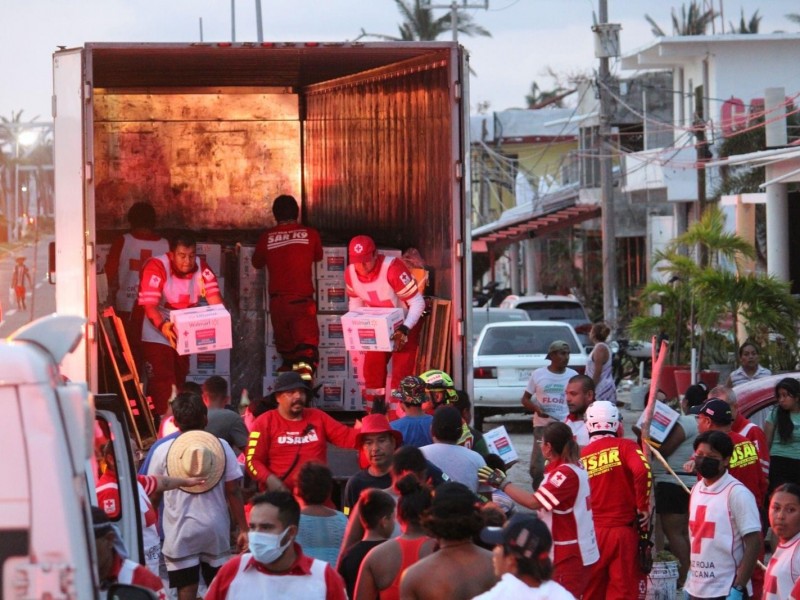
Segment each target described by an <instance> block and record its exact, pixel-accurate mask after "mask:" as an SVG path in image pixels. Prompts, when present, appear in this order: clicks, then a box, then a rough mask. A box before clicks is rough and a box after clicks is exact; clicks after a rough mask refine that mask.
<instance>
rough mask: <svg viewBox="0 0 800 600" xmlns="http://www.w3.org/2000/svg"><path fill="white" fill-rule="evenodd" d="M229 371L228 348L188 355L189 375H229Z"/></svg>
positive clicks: (229, 358)
mask: <svg viewBox="0 0 800 600" xmlns="http://www.w3.org/2000/svg"><path fill="white" fill-rule="evenodd" d="M230 372H231V351H230V350H218V351H217V352H201V353H199V354H190V355H189V373H190V374H191V375H206V376H208V375H229V374H230Z"/></svg>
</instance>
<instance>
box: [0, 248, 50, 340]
mask: <svg viewBox="0 0 800 600" xmlns="http://www.w3.org/2000/svg"><path fill="white" fill-rule="evenodd" d="M52 239H53V238H52V236H48V237H46V238H42V239H41V240H40V241H39V244H38V245H34V244H32V243H27V244H14V245H8V244H5V245H3V246H2V248H0V308H2V321H0V337H6V336H8V335H9V334H11V333H13V332H14V331H15V330H17V329H19V328H20V327H22V326H23V325H25V324H27V323H29V322H30V321H32V320H34V319H37V318H39V317H42V316H44V315H48V314H50V313H52V312H55V309H56V299H55V286H52V285H50V284H49V283H48V282H47V246H48V244H49V243H50V242H51V241H52ZM17 256H24V257H25V264H26V265H27V267H28V269H30V273H31V279H32V280H33V286H31V287H30V288H29V289H28V296H27V298H26V303H27V310H26V311H21V310H17V303H16V300H14V298H13V295H12V294H10V293H9V291H10V290H11V273H12V271H13V269H14V264H15V258H16V257H17Z"/></svg>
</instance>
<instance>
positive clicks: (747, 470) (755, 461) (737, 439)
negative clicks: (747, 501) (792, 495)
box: [728, 431, 767, 506]
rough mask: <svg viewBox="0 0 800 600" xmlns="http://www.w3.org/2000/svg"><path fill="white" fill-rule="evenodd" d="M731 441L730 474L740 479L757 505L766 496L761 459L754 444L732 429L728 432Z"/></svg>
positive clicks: (762, 501) (762, 502) (765, 482)
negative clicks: (754, 498)
mask: <svg viewBox="0 0 800 600" xmlns="http://www.w3.org/2000/svg"><path fill="white" fill-rule="evenodd" d="M728 435H729V436H730V438H731V441H732V442H733V456H731V463H730V466H729V467H728V470H729V471H730V473H731V475H733V476H734V477H735V478H736V479H738V480H739V481H741V482H742V483H743V484H744V487H746V488H747V489H748V490H750V492H751V493H752V494H753V496H755V497H756V502H757V503H758V505H759V506H762V505H763V504H764V500H765V498H766V497H767V477H766V474H765V473H764V470H763V469H762V468H761V461H760V458H759V455H758V450H756V445H755V444H754V443H753V442H752V441H750V440H749V439H747V438H746V437H744V436H743V435H741V434H738V433H736V432H734V431H731V432H729V433H728Z"/></svg>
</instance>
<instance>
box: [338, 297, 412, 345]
mask: <svg viewBox="0 0 800 600" xmlns="http://www.w3.org/2000/svg"><path fill="white" fill-rule="evenodd" d="M402 323H403V310H402V309H400V308H366V307H365V308H359V309H358V310H354V311H350V312H349V313H347V314H345V315H342V325H343V327H344V345H345V347H346V348H347V349H348V350H350V351H353V350H364V351H380V352H391V351H392V340H391V337H392V334H393V333H394V331H395V329H397V328H398V327H399V326H400V325H402Z"/></svg>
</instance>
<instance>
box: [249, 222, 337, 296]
mask: <svg viewBox="0 0 800 600" xmlns="http://www.w3.org/2000/svg"><path fill="white" fill-rule="evenodd" d="M320 260H322V242H321V241H320V238H319V233H318V232H317V230H316V229H312V228H311V227H306V226H304V225H299V224H298V223H282V224H280V225H276V226H275V227H272V228H271V229H267V230H266V231H265V232H264V233H262V234H261V237H260V238H258V242H257V243H256V249H255V251H254V253H253V258H252V263H253V267H255V268H256V269H261V268H263V267H264V266H265V265H266V267H267V270H268V271H269V293H270V294H273V295H291V296H312V295H313V294H314V284H313V279H314V273H313V268H314V263H315V262H318V261H320Z"/></svg>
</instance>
